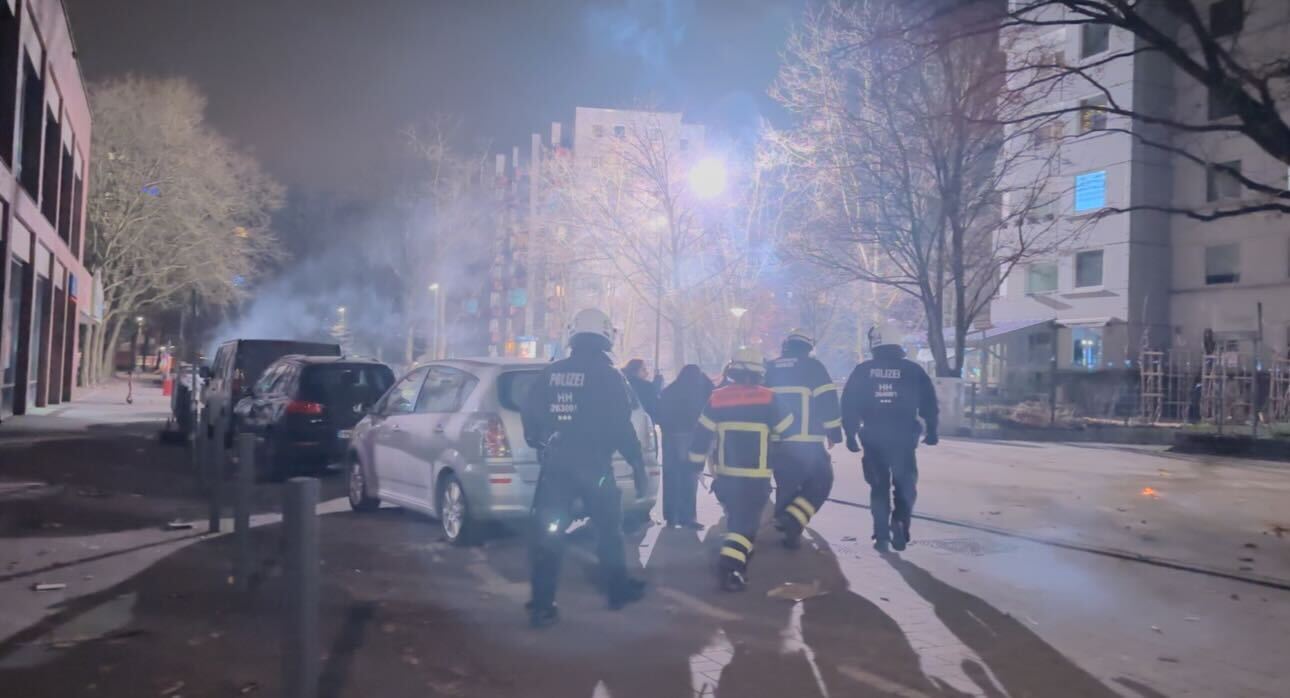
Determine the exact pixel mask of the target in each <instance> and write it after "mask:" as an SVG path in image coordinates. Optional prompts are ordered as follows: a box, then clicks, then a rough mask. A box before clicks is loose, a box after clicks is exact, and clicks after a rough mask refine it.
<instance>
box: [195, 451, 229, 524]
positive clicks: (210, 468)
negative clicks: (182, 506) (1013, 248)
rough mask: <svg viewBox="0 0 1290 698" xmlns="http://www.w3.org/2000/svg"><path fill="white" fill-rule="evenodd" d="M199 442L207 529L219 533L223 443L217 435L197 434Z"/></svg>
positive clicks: (221, 510) (221, 506) (222, 479)
mask: <svg viewBox="0 0 1290 698" xmlns="http://www.w3.org/2000/svg"><path fill="white" fill-rule="evenodd" d="M197 438H198V439H199V440H200V442H201V443H200V446H199V447H198V451H199V452H200V453H201V456H202V466H203V467H204V468H205V471H204V472H205V477H206V490H207V491H206V496H207V501H208V502H209V504H210V513H209V519H208V521H207V524H206V525H207V529H208V530H209V531H210V532H211V533H219V529H220V518H221V517H222V516H223V514H224V512H223V504H222V503H221V501H220V500H221V499H222V498H223V492H224V442H223V439H222V438H220V435H219V434H218V433H217V434H216V435H215V436H214V437H213V438H211V437H208V436H206V434H199V435H198V437H197Z"/></svg>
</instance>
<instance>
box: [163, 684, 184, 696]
mask: <svg viewBox="0 0 1290 698" xmlns="http://www.w3.org/2000/svg"><path fill="white" fill-rule="evenodd" d="M182 690H184V682H183V681H176V682H174V683H173V684H171V685H170V686H169V687H167V688H163V689H162V690H161V693H159V694H157V695H161V696H173V695H175V694H176V693H178V692H180V691H182Z"/></svg>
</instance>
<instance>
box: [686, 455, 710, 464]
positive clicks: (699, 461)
mask: <svg viewBox="0 0 1290 698" xmlns="http://www.w3.org/2000/svg"><path fill="white" fill-rule="evenodd" d="M706 460H708V454H706V453H690V462H691V463H697V464H699V465H703V463H704V461H706Z"/></svg>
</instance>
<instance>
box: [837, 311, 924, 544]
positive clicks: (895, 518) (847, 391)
mask: <svg viewBox="0 0 1290 698" xmlns="http://www.w3.org/2000/svg"><path fill="white" fill-rule="evenodd" d="M901 335H903V332H902V331H901V329H900V328H899V327H898V326H895V325H887V326H886V327H882V328H879V327H872V328H870V330H869V347H870V350H871V352H872V354H873V358H871V359H869V360H868V361H865V362H864V363H862V364H860V365H858V366H856V367H855V370H854V371H852V372H851V377H850V378H848V379H847V385H846V387H845V388H844V389H843V390H842V430H843V431H844V432H846V439H847V449H848V450H850V451H851V452H852V453H859V452H860V449H861V446H863V447H864V459H863V461H862V463H863V466H864V479H865V482H867V483H869V505H870V511H871V512H872V513H873V541H874V542H873V547H874V548H875V549H877V550H878V551H879V552H887V550H888V546H890V547H891V548H895V549H896V550H904V549H905V546H906V545H907V544H908V543H909V525H910V521H911V519H912V517H913V513H914V500H915V499H916V497H917V490H916V485H917V483H918V463H917V462H916V460H915V459H914V449H915V448H917V447H918V437H919V435H920V434H921V433H922V427H921V426H920V425H919V423H918V418H919V417H921V418H922V420H923V423H925V424H926V425H927V436H926V437H925V438H924V439H923V443H925V444H927V445H928V446H935V445H936V444H937V443H938V441H939V435H938V434H937V425H938V416H939V408H938V406H937V404H936V391H935V390H934V389H933V387H932V379H931V378H929V377H928V376H927V372H926V371H924V370H923V368H922V367H921V366H919V365H918V364H916V363H914V362H913V361H910V360H909V359H906V358H905V350H904V349H902V348H901V347H900V338H901ZM857 440H858V441H857ZM893 489H894V492H893ZM893 498H894V500H895V505H894V506H893V503H892V500H893Z"/></svg>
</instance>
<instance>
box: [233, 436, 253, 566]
mask: <svg viewBox="0 0 1290 698" xmlns="http://www.w3.org/2000/svg"><path fill="white" fill-rule="evenodd" d="M254 486H255V434H238V437H237V486H236V487H235V488H234V493H233V537H234V538H236V539H237V541H236V543H237V552H236V556H237V558H236V559H235V560H234V561H233V578H234V580H236V582H237V588H238V589H239V590H240V591H246V590H248V589H250V588H251V569H252V567H253V566H254V565H253V559H254V550H252V546H251V489H252V488H253V487H254Z"/></svg>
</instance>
